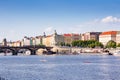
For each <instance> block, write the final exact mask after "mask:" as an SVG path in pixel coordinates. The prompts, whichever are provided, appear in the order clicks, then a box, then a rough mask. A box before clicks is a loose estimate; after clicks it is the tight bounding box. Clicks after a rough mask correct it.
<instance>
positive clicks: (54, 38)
mask: <svg viewBox="0 0 120 80" xmlns="http://www.w3.org/2000/svg"><path fill="white" fill-rule="evenodd" d="M61 42H64V37H63V36H62V35H58V34H57V32H56V31H55V32H54V34H52V35H48V36H46V35H45V34H44V37H43V38H42V44H43V45H45V46H59V45H60V43H61Z"/></svg>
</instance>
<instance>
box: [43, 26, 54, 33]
mask: <svg viewBox="0 0 120 80" xmlns="http://www.w3.org/2000/svg"><path fill="white" fill-rule="evenodd" d="M52 31H53V27H47V28H45V29H44V32H45V33H47V34H51V33H53V32H52Z"/></svg>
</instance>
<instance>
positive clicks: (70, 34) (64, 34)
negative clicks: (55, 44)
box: [64, 34, 72, 36]
mask: <svg viewBox="0 0 120 80" xmlns="http://www.w3.org/2000/svg"><path fill="white" fill-rule="evenodd" d="M64 36H72V35H71V34H64Z"/></svg>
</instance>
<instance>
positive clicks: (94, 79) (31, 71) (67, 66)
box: [0, 55, 120, 80]
mask: <svg viewBox="0 0 120 80" xmlns="http://www.w3.org/2000/svg"><path fill="white" fill-rule="evenodd" d="M119 70H120V57H114V56H99V55H96V56H95V55H79V56H78V55H77V56H74V55H73V56H72V55H71V56H69V55H67V56H65V55H64V56H0V77H1V78H4V80H119V79H120V76H119V75H120V71H119ZM0 80H1V79H0Z"/></svg>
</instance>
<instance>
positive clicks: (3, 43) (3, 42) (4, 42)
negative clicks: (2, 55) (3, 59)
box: [2, 38, 7, 46]
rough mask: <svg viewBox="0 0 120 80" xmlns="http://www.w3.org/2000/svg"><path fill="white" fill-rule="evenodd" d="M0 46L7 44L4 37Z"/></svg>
mask: <svg viewBox="0 0 120 80" xmlns="http://www.w3.org/2000/svg"><path fill="white" fill-rule="evenodd" d="M2 46H7V40H6V38H4V39H3V41H2Z"/></svg>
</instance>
